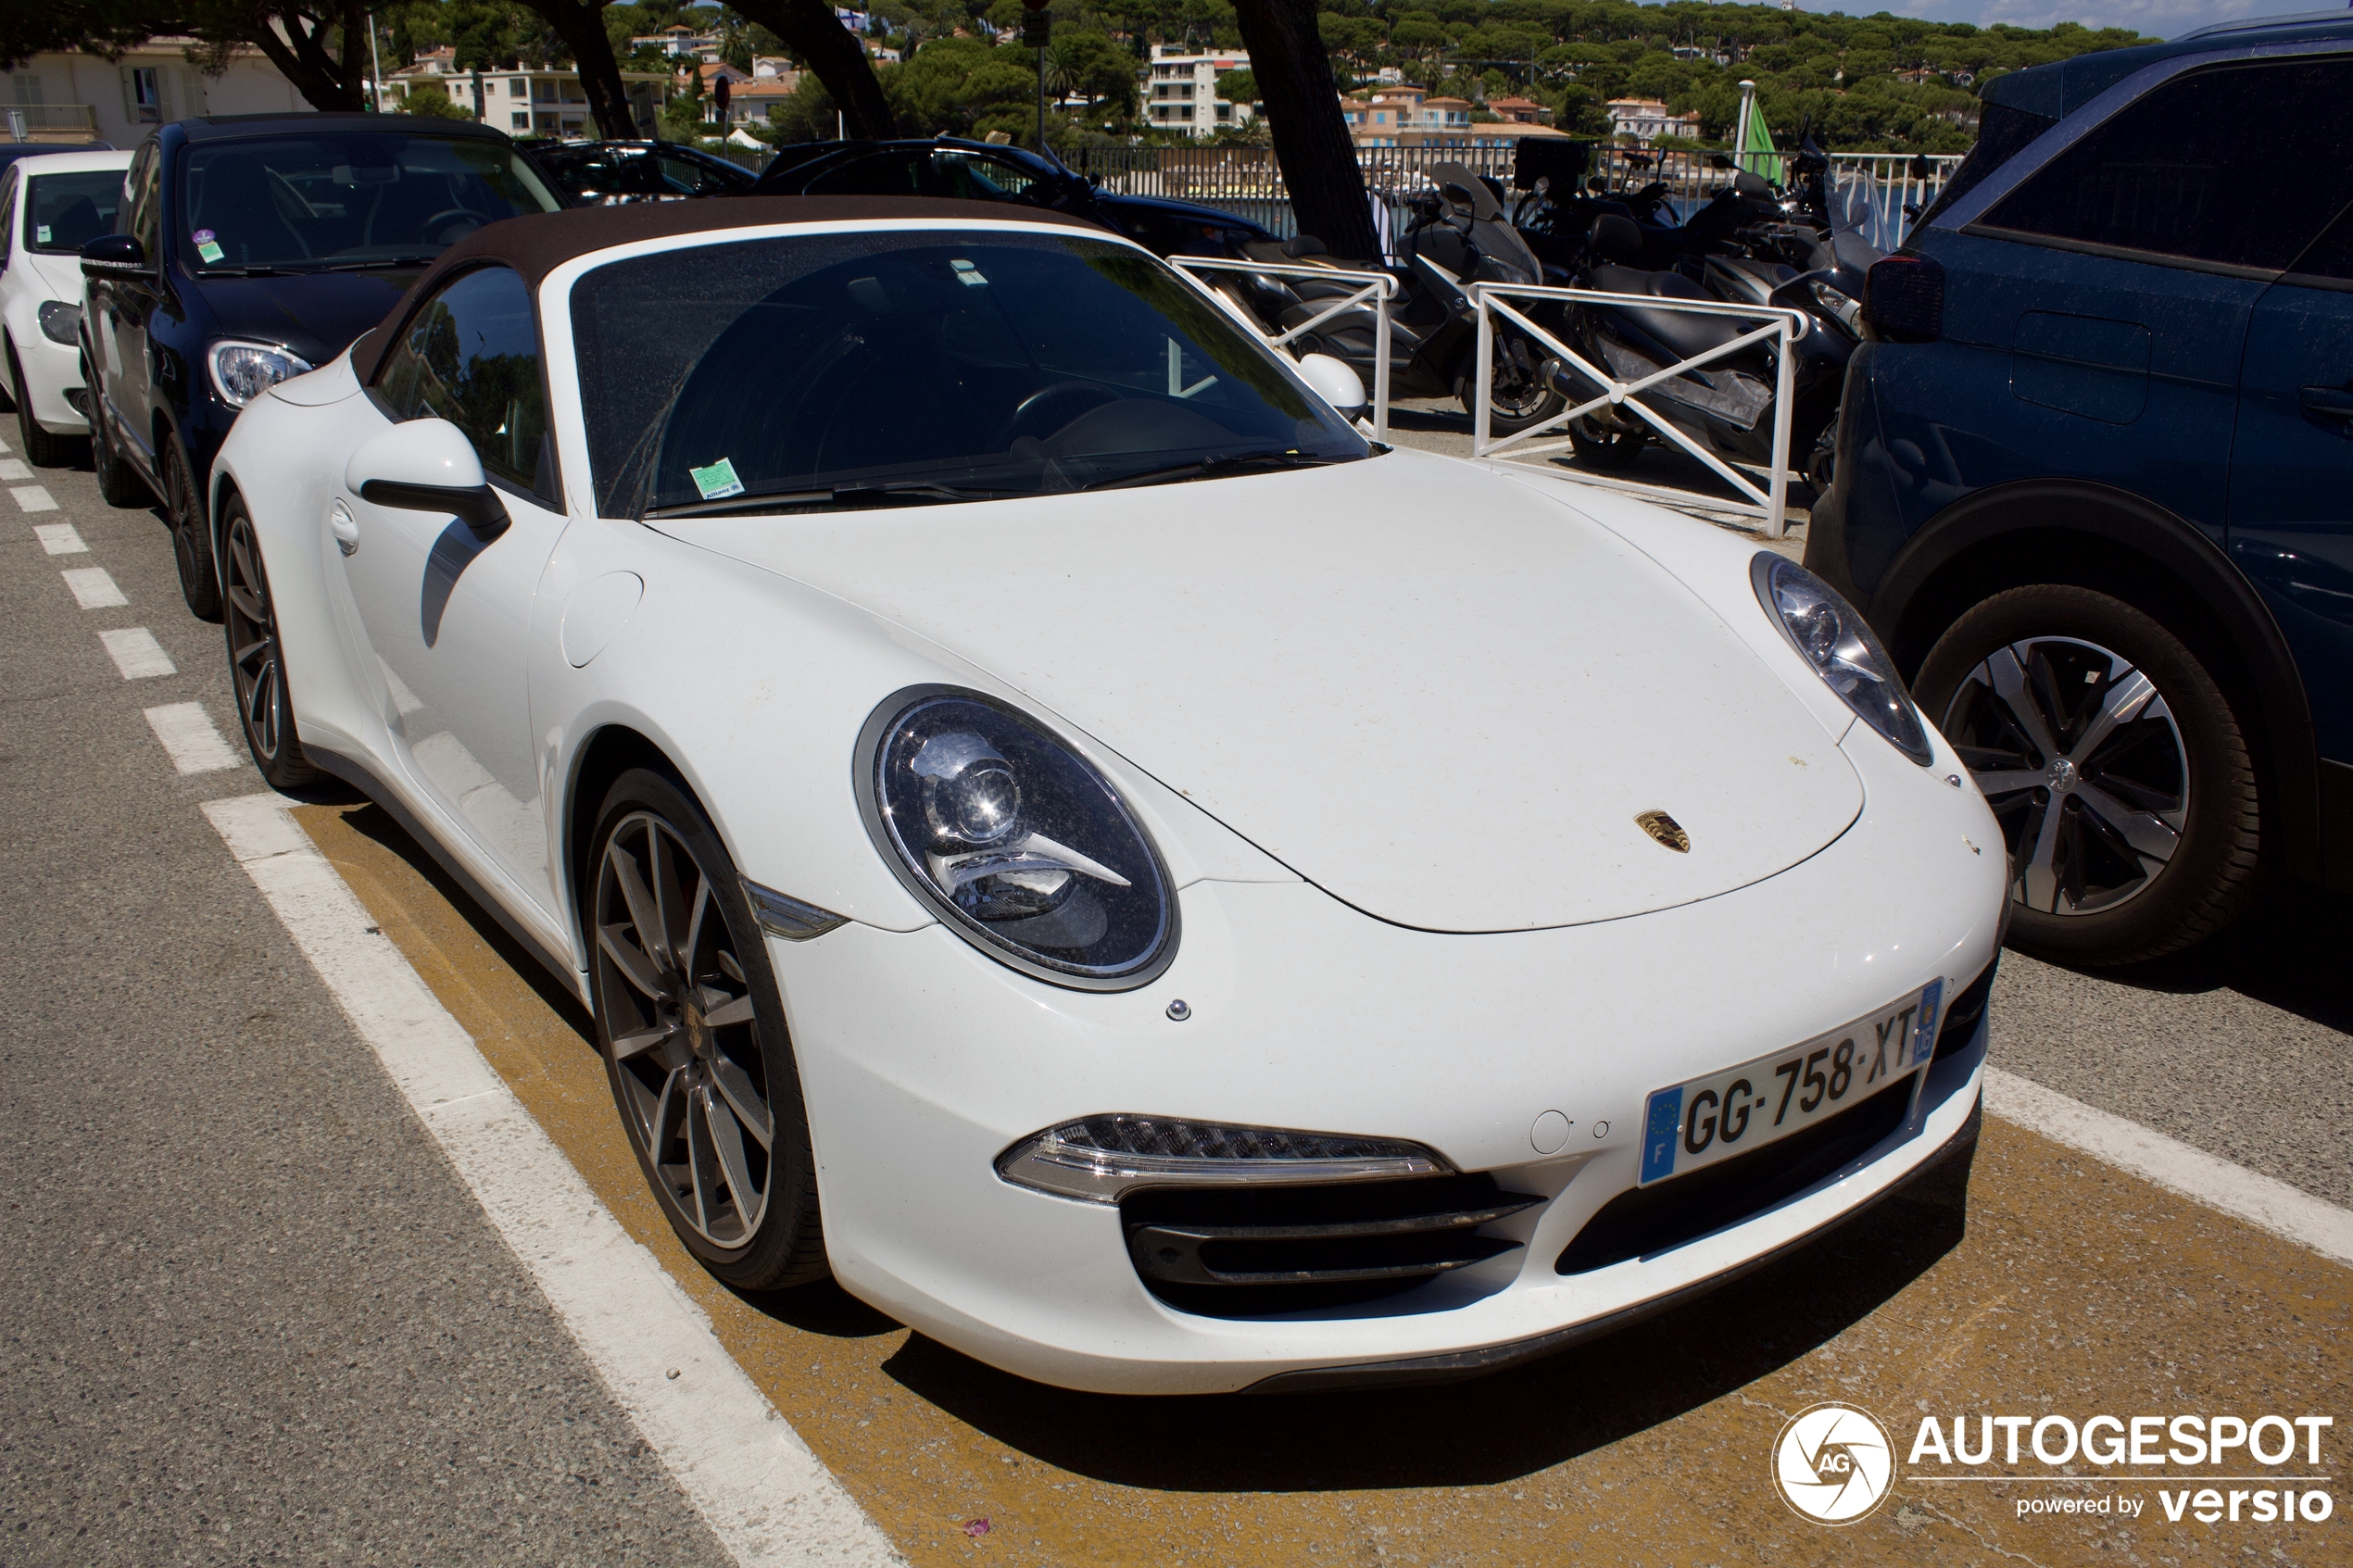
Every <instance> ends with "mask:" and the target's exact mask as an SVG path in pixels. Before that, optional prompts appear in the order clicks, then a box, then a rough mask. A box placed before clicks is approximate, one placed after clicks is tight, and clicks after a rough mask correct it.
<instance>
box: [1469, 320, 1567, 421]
mask: <svg viewBox="0 0 2353 1568" xmlns="http://www.w3.org/2000/svg"><path fill="white" fill-rule="evenodd" d="M1544 370H1545V367H1542V366H1540V367H1539V368H1538V371H1537V373H1536V375H1534V376H1532V377H1528V376H1522V375H1521V374H1520V373H1519V370H1518V367H1517V366H1516V365H1514V364H1513V363H1512V362H1511V359H1510V358H1509V356H1508V355H1507V354H1506V353H1505V352H1504V344H1503V341H1502V340H1501V339H1498V340H1497V341H1496V344H1495V362H1494V367H1493V369H1492V370H1491V371H1490V372H1489V380H1490V381H1491V383H1493V384H1492V386H1491V392H1490V398H1489V407H1488V414H1487V429H1488V431H1489V433H1491V434H1494V435H1517V434H1518V433H1520V432H1521V431H1524V430H1529V429H1531V428H1533V427H1534V426H1537V425H1541V424H1542V423H1543V422H1544V421H1545V420H1549V419H1554V418H1556V417H1557V416H1558V415H1559V413H1560V411H1561V410H1562V409H1563V408H1567V407H1568V399H1567V398H1566V397H1564V396H1562V395H1561V394H1560V393H1559V392H1558V391H1557V390H1555V389H1554V387H1553V386H1552V385H1551V384H1550V377H1548V376H1547V375H1546V374H1545V373H1544ZM1454 395H1455V397H1456V398H1457V399H1458V400H1460V401H1461V403H1462V405H1463V412H1464V413H1466V414H1468V415H1469V416H1470V417H1471V418H1472V419H1473V420H1477V419H1478V387H1477V385H1476V384H1474V377H1473V376H1470V375H1464V376H1461V377H1459V378H1457V379H1456V381H1455V383H1454Z"/></svg>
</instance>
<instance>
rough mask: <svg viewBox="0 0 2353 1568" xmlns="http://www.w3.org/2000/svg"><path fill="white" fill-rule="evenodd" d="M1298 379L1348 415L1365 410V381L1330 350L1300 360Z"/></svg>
mask: <svg viewBox="0 0 2353 1568" xmlns="http://www.w3.org/2000/svg"><path fill="white" fill-rule="evenodd" d="M1299 379H1300V380H1302V381H1303V382H1305V383H1307V384H1308V385H1309V386H1311V387H1313V388H1315V395H1316V396H1318V397H1320V398H1322V399H1323V400H1324V401H1325V402H1327V403H1328V404H1330V405H1331V406H1332V407H1333V408H1337V409H1339V410H1340V413H1342V414H1344V415H1346V416H1347V417H1348V418H1350V419H1354V418H1355V417H1356V416H1357V415H1358V414H1359V413H1361V412H1363V410H1364V408H1365V383H1364V382H1363V381H1362V380H1361V379H1360V378H1359V377H1358V376H1357V374H1356V372H1355V371H1354V370H1352V369H1350V368H1349V366H1348V365H1347V364H1346V362H1344V361H1342V360H1339V359H1335V358H1332V357H1331V356H1330V355H1328V354H1310V355H1308V356H1307V357H1306V358H1302V359H1301V360H1300V362H1299Z"/></svg>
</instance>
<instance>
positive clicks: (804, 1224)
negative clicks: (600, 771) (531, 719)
mask: <svg viewBox="0 0 2353 1568" xmlns="http://www.w3.org/2000/svg"><path fill="white" fill-rule="evenodd" d="M589 843H590V849H589V857H588V859H587V861H586V863H585V867H584V868H583V875H582V877H581V898H582V900H583V902H584V904H585V909H583V911H582V915H583V919H582V922H581V923H582V926H583V929H585V931H586V932H587V933H588V934H589V937H590V941H591V943H592V944H593V946H592V947H591V950H590V954H589V963H590V992H591V995H592V997H593V999H594V1002H595V1008H596V1018H597V1044H598V1048H599V1049H601V1050H602V1051H603V1053H604V1058H605V1073H606V1077H607V1080H608V1081H609V1083H610V1086H611V1088H612V1095H613V1104H614V1107H615V1109H617V1110H619V1111H620V1113H621V1121H622V1125H623V1128H624V1129H625V1130H626V1131H627V1133H628V1135H629V1146H630V1148H632V1149H634V1150H635V1152H636V1155H637V1164H638V1168H639V1169H640V1170H642V1171H643V1172H644V1173H645V1176H646V1182H647V1185H649V1186H651V1187H652V1188H653V1192H654V1198H655V1200H656V1201H657V1202H658V1203H660V1204H661V1210H662V1213H663V1214H664V1215H666V1216H667V1217H668V1218H669V1221H670V1225H671V1229H672V1230H673V1231H675V1232H676V1233H677V1235H678V1239H679V1240H680V1241H682V1242H684V1243H685V1244H686V1249H687V1250H688V1251H690V1252H692V1253H693V1254H694V1255H695V1257H696V1258H697V1259H698V1260H699V1261H701V1263H702V1265H703V1267H704V1268H706V1269H708V1270H709V1271H710V1272H711V1273H712V1274H713V1275H714V1276H716V1277H717V1278H718V1279H720V1280H721V1281H723V1282H724V1283H725V1284H727V1285H730V1286H735V1287H736V1289H738V1290H779V1289H784V1288H787V1287H789V1286H797V1285H805V1284H808V1283H810V1282H811V1281H812V1280H818V1279H822V1278H824V1277H825V1275H826V1274H827V1273H829V1272H830V1271H829V1269H828V1267H827V1265H826V1261H825V1241H824V1228H823V1226H822V1225H821V1224H820V1223H819V1219H818V1209H817V1163H816V1158H815V1156H814V1154H813V1153H812V1151H811V1148H810V1143H809V1121H808V1113H807V1110H806V1109H805V1107H804V1105H803V1103H802V1100H801V1095H800V1071H799V1065H798V1064H797V1063H796V1062H795V1060H794V1059H793V1051H792V1043H791V1038H790V1035H788V1034H787V1032H786V1025H785V1013H784V1005H783V1002H782V1001H781V999H780V997H779V993H778V991H777V988H776V980H775V975H774V972H772V971H771V970H770V968H769V964H768V949H767V944H766V942H765V941H764V939H763V938H762V936H761V930H760V926H759V924H758V922H755V921H754V920H753V919H752V914H751V907H750V905H749V903H748V902H747V901H746V899H745V897H744V891H743V884H742V881H741V879H740V878H739V877H738V876H737V875H736V868H735V865H734V863H733V862H732V861H731V860H730V859H728V857H727V851H726V848H725V847H724V846H723V845H722V844H721V843H720V842H719V835H718V834H716V833H715V832H713V831H712V829H711V822H710V820H709V819H708V818H707V817H705V816H704V814H703V811H702V808H701V807H700V806H698V805H697V804H696V802H695V800H694V798H693V797H691V796H689V795H688V794H687V793H686V790H685V789H684V788H682V787H681V786H680V785H679V784H678V783H677V782H676V781H675V780H673V779H672V778H670V777H668V776H666V775H664V774H662V773H658V772H654V771H649V770H647V769H643V768H637V769H632V770H630V771H628V772H625V773H623V775H622V776H621V777H620V778H619V779H617V780H616V781H614V783H613V786H612V788H611V789H610V791H608V792H607V793H606V796H605V798H604V802H603V804H602V806H601V807H600V808H599V809H598V813H597V831H596V833H595V834H594V835H593V836H592V837H591V839H590V841H589ZM624 867H626V868H627V874H626V875H624ZM631 876H634V877H635V887H634V889H633V887H632V886H631V884H630V882H629V880H628V878H629V877H631ZM714 916H715V917H716V924H714V923H713V917H714ZM649 928H650V929H654V930H657V931H659V932H660V933H661V935H660V936H659V938H657V939H655V940H652V941H648V940H647V939H646V937H645V935H644V933H645V932H646V931H647V930H648V929H649ZM723 1020H724V1022H723ZM762 1116H764V1117H765V1118H766V1121H765V1129H766V1132H767V1143H766V1147H765V1148H764V1149H763V1148H760V1147H759V1145H760V1141H761V1125H762V1123H761V1120H760V1118H761V1117H762ZM731 1154H732V1157H733V1160H732V1162H731V1161H730V1155H731ZM739 1182H740V1188H739V1185H738V1184H739ZM746 1194H748V1195H749V1200H750V1201H749V1204H747V1202H746V1201H745V1198H744V1195H746ZM747 1208H749V1209H750V1210H751V1212H750V1213H749V1214H747V1213H746V1210H747Z"/></svg>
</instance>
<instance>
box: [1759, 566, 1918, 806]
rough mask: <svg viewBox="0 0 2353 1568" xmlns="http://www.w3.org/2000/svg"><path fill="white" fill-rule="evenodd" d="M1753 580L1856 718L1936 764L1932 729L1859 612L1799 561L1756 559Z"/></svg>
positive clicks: (1915, 758)
mask: <svg viewBox="0 0 2353 1568" xmlns="http://www.w3.org/2000/svg"><path fill="white" fill-rule="evenodd" d="M1749 578H1750V580H1751V581H1752V582H1753V583H1755V585H1756V596H1757V597H1758V598H1759V599H1761V600H1763V601H1764V603H1765V608H1767V609H1768V610H1769V611H1771V612H1772V615H1773V619H1774V621H1775V622H1776V623H1777V624H1779V625H1780V629H1781V634H1782V635H1783V636H1785V637H1787V638H1788V639H1789V640H1790V642H1791V643H1792V644H1793V645H1794V646H1796V648H1797V651H1798V652H1799V653H1802V654H1804V655H1805V656H1806V662H1807V663H1808V664H1811V665H1812V666H1813V667H1814V670H1815V672H1816V673H1817V674H1818V675H1820V676H1821V677H1822V679H1823V680H1824V681H1825V682H1827V683H1829V684H1830V688H1831V690H1832V691H1834V692H1836V693H1837V694H1838V695H1839V696H1840V697H1841V698H1843V700H1844V701H1845V703H1846V706H1847V707H1849V708H1851V709H1854V710H1855V716H1856V718H1858V719H1860V720H1862V721H1863V722H1864V723H1866V724H1869V726H1870V727H1871V728H1872V729H1874V730H1877V731H1878V732H1879V733H1880V734H1881V735H1884V736H1885V737H1886V738H1887V742H1888V744H1889V745H1890V746H1894V747H1895V749H1896V750H1898V751H1900V752H1902V753H1903V754H1904V755H1905V756H1906V757H1908V758H1910V759H1912V760H1913V761H1915V762H1917V763H1919V765H1920V766H1921V767H1923V768H1925V767H1927V766H1928V765H1929V763H1931V761H1933V760H1935V755H1936V754H1935V753H1934V752H1933V751H1931V749H1930V748H1929V744H1928V729H1927V727H1926V726H1925V725H1923V724H1922V723H1921V722H1920V715H1919V709H1917V708H1914V707H1913V706H1912V698H1911V696H1910V694H1909V693H1907V692H1906V691H1905V690H1904V683H1903V682H1902V681H1901V680H1900V679H1898V678H1897V676H1896V673H1895V664H1894V660H1892V659H1889V658H1888V657H1887V650H1886V649H1885V648H1883V647H1881V646H1880V644H1879V638H1878V636H1877V635H1876V634H1875V633H1873V632H1872V631H1871V629H1870V626H1869V624H1868V623H1867V622H1865V621H1864V620H1863V618H1862V616H1861V615H1860V614H1858V613H1857V612H1856V608H1855V607H1854V606H1853V605H1851V604H1848V603H1847V602H1846V601H1845V600H1844V599H1843V598H1840V597H1839V596H1838V594H1837V592H1836V591H1835V590H1834V589H1832V588H1831V585H1830V584H1829V583H1825V582H1823V581H1822V580H1821V579H1820V578H1818V577H1817V576H1815V575H1814V574H1813V573H1812V572H1810V571H1806V569H1805V568H1804V567H1802V566H1800V565H1798V564H1797V563H1796V562H1795V561H1793V560H1791V559H1790V558H1787V557H1786V556H1777V555H1775V554H1773V553H1772V552H1771V551H1769V550H1759V551H1758V552H1757V554H1756V558H1755V561H1754V562H1752V563H1751V565H1750V567H1749Z"/></svg>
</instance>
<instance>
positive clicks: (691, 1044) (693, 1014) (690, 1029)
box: [678, 997, 711, 1060]
mask: <svg viewBox="0 0 2353 1568" xmlns="http://www.w3.org/2000/svg"><path fill="white" fill-rule="evenodd" d="M678 1025H679V1028H680V1029H681V1030H682V1031H683V1032H684V1033H685V1035H686V1048H687V1049H688V1050H691V1051H693V1052H694V1053H695V1056H696V1057H697V1059H698V1060H699V1059H703V1058H707V1057H709V1056H710V1055H711V1025H710V1024H709V1023H707V1022H704V1020H703V1015H702V1003H701V1002H700V1001H698V1000H697V999H696V998H694V997H688V998H686V1000H685V1001H682V1002H680V1003H679V1004H678Z"/></svg>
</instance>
